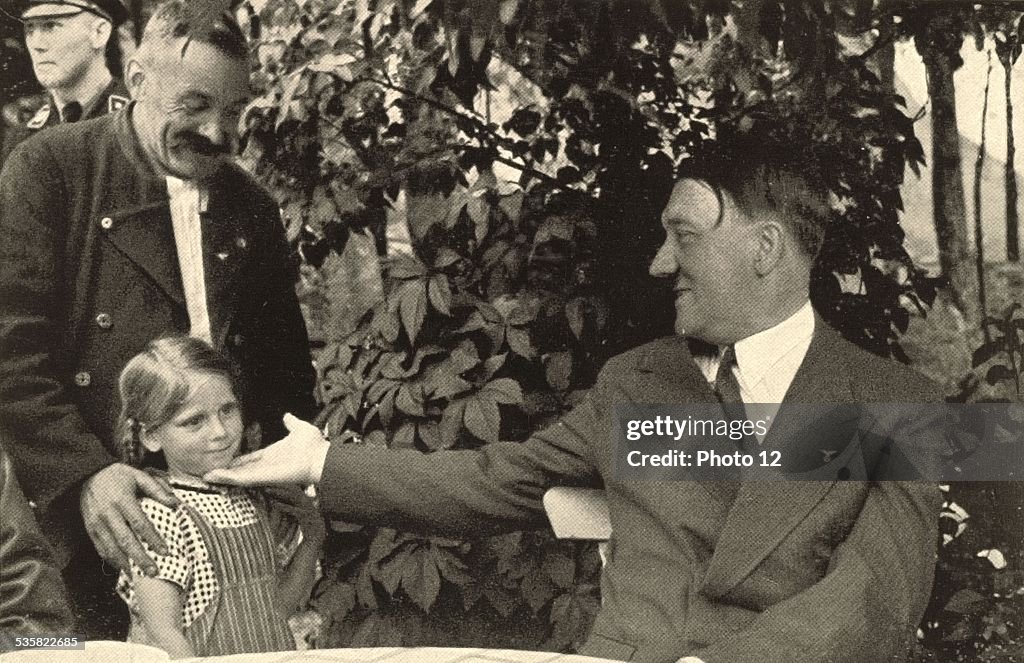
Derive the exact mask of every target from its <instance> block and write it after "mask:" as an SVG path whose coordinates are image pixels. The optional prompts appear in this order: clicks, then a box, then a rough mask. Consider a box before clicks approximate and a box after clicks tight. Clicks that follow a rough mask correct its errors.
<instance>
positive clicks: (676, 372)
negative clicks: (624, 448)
mask: <svg viewBox="0 0 1024 663" xmlns="http://www.w3.org/2000/svg"><path fill="white" fill-rule="evenodd" d="M775 156H777V155H775ZM826 203H827V198H826V195H825V192H824V191H823V190H821V189H820V188H819V187H817V186H815V185H814V184H813V183H812V182H811V180H810V179H809V178H808V177H805V176H804V175H803V174H802V173H801V172H800V171H799V170H798V169H797V168H796V167H793V166H791V165H787V164H785V163H779V162H776V160H775V158H774V157H773V155H771V154H761V155H759V154H757V153H756V151H744V152H743V153H742V158H739V159H736V160H734V161H732V162H729V163H728V164H727V166H726V167H724V168H718V169H707V170H702V171H701V172H699V173H698V172H695V173H691V174H688V175H686V176H684V177H682V178H680V179H679V180H678V182H677V183H676V185H675V187H674V189H673V191H672V195H671V198H670V200H669V202H668V205H667V206H666V208H665V211H664V213H663V216H662V221H663V224H664V226H665V232H666V239H665V242H664V244H663V245H662V246H661V248H660V250H659V251H658V253H657V255H656V257H655V258H654V260H653V263H652V264H651V268H650V272H651V274H652V275H653V276H656V277H660V278H664V279H667V280H669V281H670V283H671V284H672V287H673V289H674V291H675V292H676V295H677V296H676V300H675V307H676V330H677V332H678V336H674V337H671V338H665V339H661V340H657V341H654V342H652V343H650V344H647V345H644V346H642V347H640V348H637V349H635V350H632V351H630V352H627V353H625V354H623V355H620V356H617V357H615V358H613V359H611V360H610V361H609V362H608V363H607V365H606V366H605V367H604V369H603V370H602V372H601V375H600V377H599V379H598V381H597V384H596V386H595V387H594V388H593V389H592V390H591V391H590V392H589V394H588V396H587V398H586V400H585V402H584V403H583V404H581V405H580V406H578V407H577V408H575V409H574V410H573V411H572V412H570V413H569V414H568V415H566V416H565V417H564V418H563V419H562V420H561V421H560V422H559V423H557V424H556V425H554V426H552V427H551V428H549V429H547V430H545V431H542V432H540V433H537V434H536V435H534V436H533V437H531V438H530V439H528V440H527V441H525V442H523V443H521V444H512V443H500V444H491V445H487V446H485V447H483V448H482V449H480V450H476V451H453V452H439V453H434V454H428V455H421V454H418V453H415V452H410V451H388V450H381V449H378V448H369V447H362V446H356V445H329V444H328V443H327V442H326V441H325V440H324V439H323V437H322V436H321V435H320V433H319V431H317V430H316V428H315V427H313V426H311V425H308V424H305V423H304V422H301V421H298V420H295V419H289V420H288V421H287V424H288V426H289V428H290V430H291V433H290V435H289V436H288V437H286V438H285V439H284V440H282V441H281V442H279V443H277V444H275V445H272V446H270V447H268V448H266V449H263V450H262V451H259V452H256V453H255V454H252V455H250V456H249V457H243V458H240V459H238V460H237V461H236V465H235V467H234V468H232V469H228V470H220V471H217V472H215V473H212V474H211V475H210V476H209V477H208V478H209V479H210V480H216V481H225V482H229V483H242V484H253V483H276V482H287V481H299V482H307V481H308V482H316V483H318V484H319V486H320V495H321V499H322V504H323V508H324V509H325V510H326V511H328V512H330V513H333V514H336V515H337V516H338V517H340V518H342V519H345V520H348V521H355V522H372V523H376V524H382V525H386V526H389V527H395V528H400V529H407V530H416V531H425V532H430V533H433V534H441V535H461V536H479V535H480V534H481V533H483V532H499V531H505V530H512V529H516V528H526V527H531V526H532V527H542V526H543V525H544V514H543V511H542V506H541V498H542V495H543V494H544V492H545V491H546V490H547V489H548V488H550V487H553V486H562V485H576V486H595V487H603V488H604V490H605V492H606V494H607V500H608V506H609V513H610V519H611V525H612V535H611V540H610V541H609V549H608V554H607V563H606V565H605V567H604V569H603V574H602V582H601V600H602V605H601V609H600V612H599V613H598V615H597V618H596V621H595V623H594V626H593V629H592V631H591V633H590V634H589V637H588V639H587V641H586V643H585V645H584V646H583V648H582V651H581V652H580V653H582V654H588V655H592V656H599V657H604V658H611V659H616V660H627V661H643V662H645V663H669V662H672V661H685V662H686V663H696V662H698V661H703V662H705V663H755V662H756V663H760V662H763V661H773V662H774V661H780V662H781V661H786V662H805V663H839V662H848V663H855V662H856V663H862V662H863V661H898V660H904V658H905V656H906V654H907V652H908V649H909V648H910V646H911V645H912V644H913V641H914V635H915V630H916V628H917V625H918V621H919V620H920V618H921V615H922V613H923V611H924V608H925V605H926V603H927V600H928V597H929V592H930V587H931V579H932V574H933V570H934V563H935V553H936V537H937V520H938V512H939V508H940V504H941V500H940V497H939V492H938V488H937V486H936V485H934V484H929V483H924V482H920V483H918V482H895V481H878V482H866V481H787V482H756V481H749V482H737V481H701V482H698V481H674V482H671V481H624V480H621V479H620V478H619V477H617V476H616V474H615V472H614V471H613V467H614V465H615V454H616V453H618V451H617V449H616V445H615V444H614V441H613V439H612V438H613V431H615V428H616V426H615V421H614V412H615V406H617V405H623V404H631V403H647V404H680V403H711V404H713V403H716V402H719V403H721V404H723V405H724V406H726V408H727V412H728V411H729V410H733V411H735V408H736V407H737V406H739V407H740V408H742V407H743V405H744V404H751V403H780V402H781V403H782V410H781V411H780V413H779V417H778V418H777V419H775V420H774V423H773V424H772V426H771V428H770V429H769V430H768V432H767V435H766V436H765V437H764V438H763V439H762V440H760V442H756V441H753V442H750V444H755V445H757V444H760V445H761V446H762V447H763V448H765V449H782V450H783V451H784V450H785V448H786V447H785V444H786V441H787V439H788V438H789V437H790V435H791V434H792V433H794V432H798V431H799V430H800V429H801V427H802V426H803V424H804V423H806V422H803V421H801V420H800V417H799V416H798V415H792V414H790V415H789V416H787V413H786V405H787V404H792V403H821V404H844V403H864V402H882V403H885V402H894V401H895V402H912V403H919V402H927V401H933V400H935V399H936V397H937V394H936V393H935V390H934V389H933V388H932V386H931V385H930V384H929V383H928V382H927V381H926V380H925V379H923V378H921V377H919V376H917V375H916V374H915V373H913V372H912V371H911V370H909V369H907V368H905V367H903V366H901V365H898V364H895V363H892V362H888V361H884V360H882V359H880V358H878V357H875V356H873V355H871V354H869V353H867V352H864V351H862V350H860V349H858V348H856V347H855V346H853V345H852V344H850V343H849V342H847V341H845V340H843V339H842V338H841V337H840V336H839V334H837V333H836V332H835V331H833V330H832V329H830V328H829V327H828V326H826V325H825V324H824V323H823V322H822V320H821V318H820V317H818V316H817V315H816V314H815V313H814V311H813V309H812V308H811V305H810V302H809V292H808V282H809V276H810V270H811V265H812V263H813V259H814V255H815V253H816V252H817V250H818V248H819V246H820V243H821V239H822V235H823V227H824V223H825V219H826V218H827V214H828V209H827V204H826ZM833 476H835V475H833Z"/></svg>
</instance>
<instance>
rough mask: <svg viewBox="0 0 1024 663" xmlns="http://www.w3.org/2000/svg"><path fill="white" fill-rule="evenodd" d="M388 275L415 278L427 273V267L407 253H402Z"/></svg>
mask: <svg viewBox="0 0 1024 663" xmlns="http://www.w3.org/2000/svg"><path fill="white" fill-rule="evenodd" d="M388 275H389V276H391V277H392V278H395V279H402V280H406V279H415V278H421V277H423V276H426V275H427V267H426V265H424V264H423V263H422V262H420V261H419V260H417V259H416V258H414V257H413V256H410V255H407V254H401V255H399V256H398V257H397V258H395V260H394V262H392V263H391V265H390V270H389V271H388Z"/></svg>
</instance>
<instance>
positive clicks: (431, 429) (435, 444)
mask: <svg viewBox="0 0 1024 663" xmlns="http://www.w3.org/2000/svg"><path fill="white" fill-rule="evenodd" d="M416 432H417V433H419V436H420V439H421V440H423V444H425V445H426V447H427V448H428V449H430V450H431V451H437V450H438V449H448V448H449V447H448V446H446V445H445V443H444V438H443V437H442V436H441V428H440V427H439V426H438V425H437V424H436V423H434V422H433V421H423V422H420V423H419V424H418V425H417V426H416Z"/></svg>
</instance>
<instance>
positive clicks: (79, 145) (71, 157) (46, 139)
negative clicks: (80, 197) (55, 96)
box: [12, 115, 113, 165]
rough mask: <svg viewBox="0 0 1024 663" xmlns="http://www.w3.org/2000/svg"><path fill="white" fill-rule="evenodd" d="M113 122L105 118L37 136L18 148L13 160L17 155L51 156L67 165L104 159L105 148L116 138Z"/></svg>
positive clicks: (59, 126) (73, 124)
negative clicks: (112, 138) (114, 136)
mask: <svg viewBox="0 0 1024 663" xmlns="http://www.w3.org/2000/svg"><path fill="white" fill-rule="evenodd" d="M112 118H113V116H112V115H104V116H102V117H99V118H96V119H93V120H86V121H82V122H74V123H71V124H60V125H56V126H53V127H50V128H48V129H47V130H46V131H36V132H33V134H32V135H31V136H28V137H27V138H26V139H25V140H24V141H22V142H21V143H20V144H19V145H18V147H17V148H15V152H14V153H12V157H13V156H14V154H16V153H22V154H51V155H53V158H54V160H55V161H56V162H57V163H59V164H65V165H66V164H75V163H83V162H87V161H90V160H96V159H99V158H103V155H104V154H105V150H104V147H105V146H106V145H107V144H108V143H109V142H110V137H112V136H113V132H112Z"/></svg>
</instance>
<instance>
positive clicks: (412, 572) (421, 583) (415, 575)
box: [402, 546, 441, 612]
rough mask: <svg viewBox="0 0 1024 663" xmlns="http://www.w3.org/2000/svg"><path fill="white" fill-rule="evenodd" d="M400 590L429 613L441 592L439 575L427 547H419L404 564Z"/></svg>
mask: <svg viewBox="0 0 1024 663" xmlns="http://www.w3.org/2000/svg"><path fill="white" fill-rule="evenodd" d="M402 589H404V590H405V593H406V594H408V596H409V598H410V599H412V600H413V603H415V604H416V605H418V606H419V607H420V609H421V610H423V612H430V608H431V607H433V605H434V601H436V600H437V595H438V593H439V592H440V591H441V574H440V573H438V570H437V565H436V564H435V563H434V559H433V556H432V555H431V554H430V550H429V548H428V547H427V546H420V547H418V548H417V549H416V553H415V554H414V555H413V556H412V557H411V559H409V560H408V561H407V562H406V563H405V568H404V570H403V573H402Z"/></svg>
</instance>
